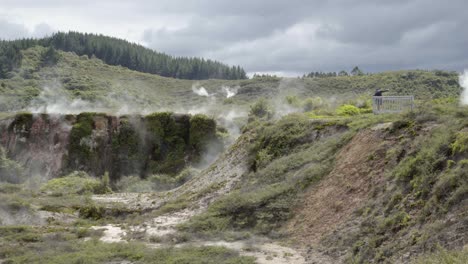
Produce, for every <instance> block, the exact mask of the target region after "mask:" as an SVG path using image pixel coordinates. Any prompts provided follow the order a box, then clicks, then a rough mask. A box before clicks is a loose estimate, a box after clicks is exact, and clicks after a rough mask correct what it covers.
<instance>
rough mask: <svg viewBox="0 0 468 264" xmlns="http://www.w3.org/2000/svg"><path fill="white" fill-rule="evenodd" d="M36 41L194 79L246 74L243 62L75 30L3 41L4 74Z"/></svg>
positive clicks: (0, 70)
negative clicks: (230, 63) (167, 51)
mask: <svg viewBox="0 0 468 264" xmlns="http://www.w3.org/2000/svg"><path fill="white" fill-rule="evenodd" d="M36 45H40V46H44V47H53V48H55V49H59V50H63V51H69V52H74V53H76V54H78V55H80V56H81V55H87V56H88V57H92V56H95V57H97V58H99V59H101V60H103V61H105V62H106V63H107V64H110V65H120V66H124V67H127V68H129V69H132V70H137V71H140V72H146V73H153V74H158V75H161V76H166V77H174V78H180V79H192V80H201V79H209V78H218V79H245V78H246V75H245V71H244V70H243V69H242V68H241V67H240V66H232V67H230V66H228V65H226V64H223V63H220V62H217V61H212V60H209V59H208V60H205V59H203V58H186V57H173V56H169V55H167V54H164V53H160V52H156V51H154V50H151V49H148V48H145V47H143V46H142V45H138V44H135V43H130V42H128V41H126V40H122V39H118V38H113V37H107V36H103V35H95V34H88V33H84V34H83V33H79V32H72V31H70V32H68V33H63V32H59V33H55V34H54V35H52V36H51V37H46V38H42V39H21V40H15V41H0V65H1V67H0V77H5V76H6V75H7V73H8V72H9V71H11V70H12V69H13V68H14V67H17V66H18V65H20V64H21V54H20V51H21V50H24V49H27V48H30V47H33V46H36Z"/></svg>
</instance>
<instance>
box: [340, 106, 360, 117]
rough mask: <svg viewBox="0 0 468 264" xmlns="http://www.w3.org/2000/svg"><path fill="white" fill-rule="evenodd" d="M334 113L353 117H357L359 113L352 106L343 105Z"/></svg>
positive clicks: (357, 109)
mask: <svg viewBox="0 0 468 264" xmlns="http://www.w3.org/2000/svg"><path fill="white" fill-rule="evenodd" d="M336 113H337V114H338V115H340V116H355V115H359V114H360V113H361V111H360V110H359V108H357V107H356V106H354V105H349V104H345V105H342V106H340V107H338V109H336Z"/></svg>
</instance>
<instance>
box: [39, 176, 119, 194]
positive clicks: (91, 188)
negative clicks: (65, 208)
mask: <svg viewBox="0 0 468 264" xmlns="http://www.w3.org/2000/svg"><path fill="white" fill-rule="evenodd" d="M40 190H41V191H42V192H45V193H47V194H49V195H53V196H64V195H71V194H84V193H94V194H103V193H107V192H110V188H109V186H108V176H107V182H106V181H105V180H104V181H100V180H98V179H96V178H92V177H90V176H89V175H88V174H87V173H86V172H82V171H75V172H72V173H70V174H69V175H67V176H64V177H61V178H55V179H52V180H49V181H48V182H47V183H46V184H45V185H43V186H42V187H41V188H40Z"/></svg>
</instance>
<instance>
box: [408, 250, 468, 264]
mask: <svg viewBox="0 0 468 264" xmlns="http://www.w3.org/2000/svg"><path fill="white" fill-rule="evenodd" d="M464 263H468V249H461V250H447V249H443V248H439V249H438V250H437V251H436V252H434V253H431V254H426V255H423V256H421V257H419V258H418V259H417V260H415V261H414V264H464Z"/></svg>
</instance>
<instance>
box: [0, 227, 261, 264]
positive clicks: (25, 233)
mask: <svg viewBox="0 0 468 264" xmlns="http://www.w3.org/2000/svg"><path fill="white" fill-rule="evenodd" d="M87 234H90V235H91V236H94V237H93V238H92V239H91V240H89V241H83V240H82V239H81V238H82V236H83V235H87ZM96 238H97V237H96V236H95V235H94V234H92V233H89V232H88V231H87V230H86V229H81V228H72V229H64V228H50V227H49V228H34V229H33V228H30V227H24V226H9V227H0V241H1V243H2V247H0V257H1V258H2V259H3V260H6V261H7V262H8V263H103V262H106V261H125V260H126V261H132V262H135V261H137V262H138V263H168V264H171V263H246V264H247V263H254V259H253V258H251V257H240V256H239V255H238V254H237V253H234V252H232V251H230V250H228V249H225V248H221V247H182V248H164V249H150V248H148V247H146V246H145V245H144V244H141V243H136V242H131V243H111V244H108V243H103V242H100V241H98V240H97V239H96ZM19 243H20V244H21V245H22V246H21V248H22V249H21V250H17V247H18V244H19Z"/></svg>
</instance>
